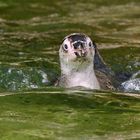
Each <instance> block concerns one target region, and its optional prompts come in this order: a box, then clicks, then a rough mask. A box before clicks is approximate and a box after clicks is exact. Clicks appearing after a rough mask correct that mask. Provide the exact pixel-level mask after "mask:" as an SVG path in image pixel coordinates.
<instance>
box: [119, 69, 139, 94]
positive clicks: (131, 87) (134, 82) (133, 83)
mask: <svg viewBox="0 0 140 140" xmlns="http://www.w3.org/2000/svg"><path fill="white" fill-rule="evenodd" d="M139 76H140V70H139V71H138V72H136V73H134V74H133V75H132V77H131V78H130V80H128V81H125V82H123V83H122V84H121V89H123V90H124V91H125V92H140V78H139Z"/></svg>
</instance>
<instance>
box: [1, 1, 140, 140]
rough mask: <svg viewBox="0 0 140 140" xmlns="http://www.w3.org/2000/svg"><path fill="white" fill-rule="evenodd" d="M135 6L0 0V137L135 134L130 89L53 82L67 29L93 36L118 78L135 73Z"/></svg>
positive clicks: (135, 103) (139, 31)
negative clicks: (92, 88)
mask: <svg viewBox="0 0 140 140" xmlns="http://www.w3.org/2000/svg"><path fill="white" fill-rule="evenodd" d="M139 7H140V2H139V0H133V1H131V0H123V1H121V0H114V1H111V0H108V1H102V0H94V1H92V0H89V1H87V2H86V3H85V1H83V0H80V1H74V0H72V1H69V0H65V1H63V0H62V1H57V0H53V1H48V0H40V1H37V0H28V2H27V1H25V0H20V1H17V0H13V1H10V0H1V1H0V96H1V97H0V128H1V129H0V139H1V140H6V139H8V140H12V139H14V140H16V139H17V140H19V139H21V140H22V139H27V140H28V139H30V140H32V139H33V140H35V139H60V140H63V139H68V140H71V139H72V140H81V139H86V140H88V139H89V140H91V139H95V140H100V139H107V140H108V139H111V140H112V139H117V140H118V139H120V140H122V139H139V138H140V127H139V126H140V120H139V118H140V112H139V110H140V104H139V102H140V98H139V94H138V93H137V94H135V92H134V93H133V94H131V93H118V92H113V93H112V92H110V91H87V90H79V91H78V90H65V89H61V88H59V87H58V88H56V87H54V86H53V83H54V81H55V80H56V78H58V77H59V74H60V67H59V58H58V49H59V45H60V44H61V42H62V39H63V38H64V37H65V36H66V35H68V34H69V33H72V32H83V33H86V34H87V35H89V36H90V37H91V38H92V39H93V40H94V41H95V42H96V43H97V46H98V48H99V51H100V53H101V55H102V56H103V58H104V60H105V62H106V63H107V64H108V65H109V66H110V67H111V68H112V69H113V71H115V72H116V74H117V76H118V77H120V79H123V80H122V81H121V82H125V81H124V79H125V80H128V79H130V80H131V78H132V77H133V78H134V79H135V78H139V77H137V76H136V77H134V76H135V74H136V73H138V72H139V70H140V65H139V62H140V56H139V54H140V47H139V46H140V41H139V38H140V14H139V13H140V8H139ZM5 95H7V96H5Z"/></svg>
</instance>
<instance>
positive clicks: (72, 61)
mask: <svg viewBox="0 0 140 140" xmlns="http://www.w3.org/2000/svg"><path fill="white" fill-rule="evenodd" d="M59 57H60V66H61V77H60V80H59V81H58V85H59V86H62V87H66V88H71V87H77V86H78V87H79V86H81V87H85V88H88V89H114V85H113V83H112V80H113V75H114V74H113V72H112V71H111V70H110V68H108V67H107V66H106V64H105V63H104V61H103V59H102V58H101V56H100V54H99V52H98V50H97V47H96V45H95V43H93V42H92V40H91V39H90V37H88V36H87V35H85V34H81V33H73V34H70V35H68V36H66V37H65V38H64V40H63V43H62V44H61V46H60V49H59Z"/></svg>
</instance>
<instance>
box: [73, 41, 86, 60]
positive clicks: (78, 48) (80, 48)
mask: <svg viewBox="0 0 140 140" xmlns="http://www.w3.org/2000/svg"><path fill="white" fill-rule="evenodd" d="M73 46H74V50H75V52H74V53H75V55H76V56H77V57H86V55H87V50H86V46H85V44H83V43H80V44H74V45H73Z"/></svg>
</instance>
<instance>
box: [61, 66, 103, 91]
mask: <svg viewBox="0 0 140 140" xmlns="http://www.w3.org/2000/svg"><path fill="white" fill-rule="evenodd" d="M61 74H62V75H64V76H65V78H66V79H68V81H67V83H68V84H67V87H76V86H82V87H85V88H89V89H100V85H99V82H98V80H97V77H96V75H95V72H94V66H93V63H90V64H88V65H87V64H85V65H73V64H72V65H71V64H69V65H63V64H62V65H61Z"/></svg>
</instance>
